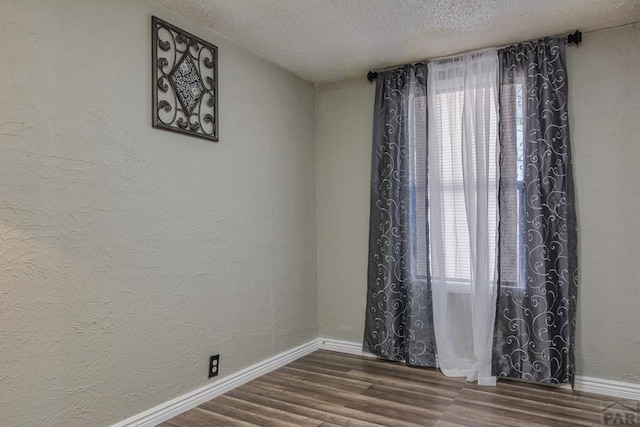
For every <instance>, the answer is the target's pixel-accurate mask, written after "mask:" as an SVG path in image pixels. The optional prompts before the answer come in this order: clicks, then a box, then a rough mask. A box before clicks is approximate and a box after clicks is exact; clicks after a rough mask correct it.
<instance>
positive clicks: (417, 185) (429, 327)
mask: <svg viewBox="0 0 640 427" xmlns="http://www.w3.org/2000/svg"><path fill="white" fill-rule="evenodd" d="M426 77H427V66H426V64H418V65H411V66H405V67H402V68H399V69H395V70H392V71H387V72H382V73H379V74H378V78H377V83H376V98H375V110H374V129H373V157H372V173H371V217H370V234H369V267H368V288H367V311H366V321H365V334H364V346H363V348H364V350H365V351H367V352H370V353H374V354H376V355H378V356H380V357H382V358H384V359H387V360H394V361H405V362H406V363H407V364H409V365H413V366H435V365H436V358H435V350H436V348H435V338H434V332H433V320H432V306H431V304H432V302H431V289H430V283H429V277H428V268H427V260H428V255H427V252H426V251H427V247H428V246H427V236H426V232H427V219H426V218H427V216H426V209H427V206H426V203H427V197H426V184H427V182H426V180H427V174H426V164H427V153H426V147H427V143H426V142H427V141H426V128H427V114H426V108H427V107H426V106H427V104H426Z"/></svg>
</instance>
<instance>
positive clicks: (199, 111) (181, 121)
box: [151, 16, 218, 141]
mask: <svg viewBox="0 0 640 427" xmlns="http://www.w3.org/2000/svg"><path fill="white" fill-rule="evenodd" d="M151 21H152V41H153V42H152V64H153V65H152V68H153V80H152V82H153V90H152V94H153V106H152V110H153V127H156V128H161V129H167V130H171V131H175V132H182V133H186V134H189V135H193V136H198V137H200V138H206V139H209V140H212V141H218V48H217V47H216V46H214V45H212V44H211V43H207V42H206V41H204V40H202V39H200V38H198V37H196V36H194V35H192V34H189V33H187V32H186V31H183V30H181V29H179V28H177V27H175V26H173V25H171V24H169V23H168V22H165V21H163V20H161V19H159V18H156V17H155V16H153V17H152V18H151Z"/></svg>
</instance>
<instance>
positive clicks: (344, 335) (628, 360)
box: [316, 25, 640, 383]
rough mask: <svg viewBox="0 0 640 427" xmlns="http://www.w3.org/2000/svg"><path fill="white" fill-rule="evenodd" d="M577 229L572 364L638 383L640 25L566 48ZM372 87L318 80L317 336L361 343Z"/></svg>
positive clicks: (360, 81) (590, 372) (579, 371)
mask: <svg viewBox="0 0 640 427" xmlns="http://www.w3.org/2000/svg"><path fill="white" fill-rule="evenodd" d="M567 52H568V67H569V81H570V97H571V99H570V109H569V111H570V114H571V117H570V118H571V130H572V134H573V153H574V164H575V175H576V176H575V180H576V190H577V198H578V224H579V227H580V247H579V250H580V253H579V262H580V276H581V279H580V289H579V308H578V331H577V361H576V363H577V374H578V375H583V376H592V377H598V378H605V379H615V380H621V381H629V382H635V383H640V367H639V366H640V365H639V359H638V355H639V354H640V327H639V325H640V286H639V284H640V262H639V259H640V215H639V213H640V197H638V195H640V166H638V165H640V101H639V100H640V84H638V77H639V76H640V27H639V26H637V25H636V26H634V27H627V28H623V29H618V30H610V31H601V32H597V33H591V34H585V36H584V43H583V44H582V45H581V46H580V47H578V48H575V47H569V48H567ZM374 91H375V87H374V85H372V84H369V83H368V82H367V81H366V79H365V78H364V76H363V77H361V78H359V79H353V80H348V81H344V82H339V83H334V84H326V85H322V86H320V87H319V88H318V90H317V101H316V102H317V111H318V116H317V129H316V135H317V141H316V143H317V173H318V178H317V203H318V206H317V218H318V221H317V222H318V232H317V233H318V289H319V294H318V303H319V319H320V335H321V336H323V337H330V338H336V339H343V340H348V341H358V342H361V341H362V333H363V328H364V309H365V291H366V279H367V271H366V266H367V239H368V223H369V183H370V178H369V174H370V159H371V129H372V116H373V96H374Z"/></svg>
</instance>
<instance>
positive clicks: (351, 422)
mask: <svg viewBox="0 0 640 427" xmlns="http://www.w3.org/2000/svg"><path fill="white" fill-rule="evenodd" d="M603 400H606V401H612V400H615V399H614V398H610V397H605V396H599V395H595V394H589V393H580V392H573V391H571V390H568V389H563V388H557V387H555V388H554V387H547V386H542V385H535V384H529V383H525V382H520V381H499V382H498V385H497V386H496V387H482V386H478V385H477V384H472V383H467V382H466V381H465V380H464V378H447V377H445V376H444V375H442V373H440V372H439V371H438V370H436V369H428V368H427V369H421V368H410V367H407V366H405V365H404V364H401V363H393V362H387V361H383V360H381V359H377V358H371V357H363V356H356V355H348V354H341V353H333V352H329V351H316V352H314V353H312V354H310V355H307V356H305V357H303V358H301V359H298V360H296V361H295V362H293V363H291V364H289V365H287V366H285V367H282V368H280V369H277V370H275V371H273V372H270V373H268V374H266V375H263V376H262V377H260V378H257V379H255V380H253V381H251V382H249V383H247V384H244V385H242V386H240V387H238V388H236V389H234V390H231V391H230V392H228V393H225V394H224V395H222V396H219V397H217V398H216V399H213V400H211V401H209V402H205V403H203V404H202V405H200V406H199V407H197V408H194V409H192V410H190V411H187V412H185V413H184V414H181V415H178V416H177V417H175V418H173V419H171V420H169V421H167V422H165V423H163V424H161V426H162V427H204V426H232V427H233V426H241V427H246V426H255V425H259V426H284V427H286V426H301V427H317V426H326V427H334V426H343V427H344V426H355V427H380V426H388V427H410V426H423V427H424V426H435V427H493V426H503V427H513V426H523V427H543V426H544V427H560V426H562V427H564V426H573V425H575V426H600V425H602V424H601V418H600V417H601V405H602V401H603Z"/></svg>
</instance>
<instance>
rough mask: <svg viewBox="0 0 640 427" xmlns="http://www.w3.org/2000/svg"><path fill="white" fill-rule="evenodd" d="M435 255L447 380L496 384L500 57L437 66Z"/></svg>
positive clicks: (433, 73)
mask: <svg viewBox="0 0 640 427" xmlns="http://www.w3.org/2000/svg"><path fill="white" fill-rule="evenodd" d="M428 66H429V73H428V84H427V90H428V103H429V109H428V111H429V113H428V114H429V131H428V132H429V138H428V152H429V156H428V171H429V172H428V181H429V187H428V198H429V211H428V215H429V225H430V229H429V234H430V242H429V255H430V265H431V275H432V292H433V317H434V328H435V336H436V343H437V347H438V360H439V364H440V368H441V370H442V372H443V373H444V374H445V375H449V376H465V377H467V380H468V381H476V380H477V381H478V383H479V384H486V385H489V384H495V377H492V376H491V340H492V335H493V322H494V317H495V301H496V276H497V274H496V248H497V223H498V203H497V191H498V178H499V176H498V132H497V130H498V56H497V52H496V51H495V50H492V51H487V52H483V53H478V54H472V55H467V56H463V57H458V58H454V59H450V60H443V61H438V62H434V63H430V64H429V65H428Z"/></svg>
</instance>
